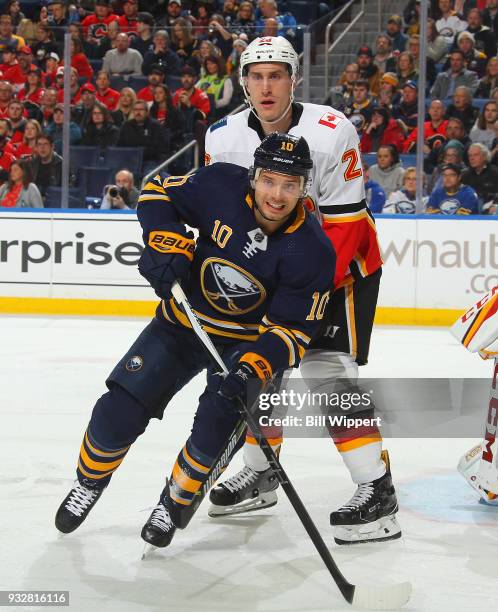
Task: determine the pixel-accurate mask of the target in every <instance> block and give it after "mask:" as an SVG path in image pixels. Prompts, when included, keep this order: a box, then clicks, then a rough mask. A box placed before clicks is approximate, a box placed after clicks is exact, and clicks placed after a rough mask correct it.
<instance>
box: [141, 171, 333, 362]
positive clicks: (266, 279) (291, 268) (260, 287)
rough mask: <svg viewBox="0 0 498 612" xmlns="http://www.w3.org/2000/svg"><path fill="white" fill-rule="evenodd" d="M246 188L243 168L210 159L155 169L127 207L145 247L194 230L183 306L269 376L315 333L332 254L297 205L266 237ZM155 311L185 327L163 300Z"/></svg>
mask: <svg viewBox="0 0 498 612" xmlns="http://www.w3.org/2000/svg"><path fill="white" fill-rule="evenodd" d="M250 194H251V190H250V186H249V181H248V174H247V169H246V168H242V167H241V166H236V165H234V164H226V163H218V164H214V165H212V166H207V167H204V168H200V169H199V170H198V171H197V172H195V173H194V174H191V175H187V176H163V175H157V176H156V177H154V178H153V179H152V180H150V181H149V182H148V183H147V184H146V185H145V186H144V189H143V190H142V193H141V195H140V198H139V204H138V208H137V213H138V219H139V221H140V223H141V225H142V228H143V237H144V242H145V244H146V245H149V246H150V245H151V241H155V243H157V241H158V239H159V240H161V235H162V234H164V235H167V234H168V232H174V231H175V227H176V228H178V223H179V222H181V223H185V224H187V225H189V226H190V227H194V228H197V229H198V230H199V237H198V239H197V244H196V248H195V253H194V256H193V261H192V273H191V276H190V280H189V283H188V286H184V287H183V288H184V290H185V292H186V294H187V295H188V298H189V301H190V303H191V305H192V307H193V309H194V310H195V312H196V314H197V315H198V317H199V319H200V320H201V322H202V324H203V327H204V329H205V330H206V331H207V332H208V333H209V334H212V335H213V336H215V337H216V338H213V339H215V340H217V341H219V342H220V341H221V342H226V341H230V342H234V341H241V340H246V341H252V342H254V345H253V347H251V350H252V351H253V352H254V354H255V355H257V356H261V357H263V358H264V359H265V360H266V361H267V362H268V363H269V365H270V366H271V370H272V371H273V372H275V371H277V370H280V369H282V368H287V367H290V366H296V365H297V364H298V363H299V361H300V359H301V357H302V355H303V354H304V351H305V349H306V348H307V346H308V344H309V342H310V341H311V338H312V337H313V335H314V334H315V333H316V332H317V331H318V328H319V327H320V322H321V319H322V318H323V315H324V311H325V307H326V304H327V301H328V298H329V292H330V290H331V288H332V284H333V279H334V272H335V253H334V250H333V247H332V245H331V244H330V241H329V240H328V238H327V237H326V235H325V234H324V232H323V231H322V229H321V227H320V225H319V223H318V222H317V221H316V219H315V218H314V217H313V216H312V215H310V214H309V213H308V212H307V211H306V210H305V209H304V207H303V206H302V205H298V207H297V208H296V211H295V213H293V215H291V218H290V219H288V220H287V221H286V223H285V224H284V225H283V226H281V227H280V228H279V229H278V230H277V231H276V232H274V233H273V234H271V235H266V234H265V233H264V232H263V231H262V230H261V229H260V228H259V226H258V225H257V223H256V220H255V217H254V212H253V200H252V198H251V195H250ZM176 231H178V229H176ZM179 238H181V237H179ZM146 248H147V246H146ZM156 250H157V249H156ZM165 252H167V251H165ZM160 310H161V311H162V315H163V316H164V317H165V319H166V320H167V321H169V322H170V323H173V324H176V325H178V324H179V325H183V326H185V327H190V324H189V322H188V320H187V318H186V317H185V315H184V314H183V312H182V311H181V310H180V309H179V308H178V306H177V305H176V303H175V301H174V300H173V298H171V299H169V300H163V301H162V302H161V304H160Z"/></svg>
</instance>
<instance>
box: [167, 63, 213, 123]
mask: <svg viewBox="0 0 498 612" xmlns="http://www.w3.org/2000/svg"><path fill="white" fill-rule="evenodd" d="M181 78H182V87H180V88H179V89H177V90H176V91H175V95H174V96H173V104H174V105H175V106H176V107H177V108H179V109H180V110H181V111H182V112H183V113H185V112H188V111H189V110H197V111H198V112H199V113H200V118H202V119H206V117H207V116H208V115H209V113H210V112H211V104H210V102H209V97H208V95H207V93H205V92H204V91H202V89H199V88H198V87H195V82H196V81H197V75H196V72H195V70H194V69H193V68H192V66H184V67H183V69H182V77H181Z"/></svg>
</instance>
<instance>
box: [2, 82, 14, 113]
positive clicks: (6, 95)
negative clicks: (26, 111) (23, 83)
mask: <svg viewBox="0 0 498 612" xmlns="http://www.w3.org/2000/svg"><path fill="white" fill-rule="evenodd" d="M13 99H14V88H13V87H12V84H11V83H9V82H8V81H0V119H4V118H5V117H7V108H8V106H9V103H10V101H11V100H13Z"/></svg>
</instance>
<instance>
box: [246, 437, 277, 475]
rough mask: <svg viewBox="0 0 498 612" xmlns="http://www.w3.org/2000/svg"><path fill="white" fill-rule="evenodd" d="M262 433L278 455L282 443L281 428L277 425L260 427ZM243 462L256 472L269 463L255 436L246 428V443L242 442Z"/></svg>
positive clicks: (262, 469)
mask: <svg viewBox="0 0 498 612" xmlns="http://www.w3.org/2000/svg"><path fill="white" fill-rule="evenodd" d="M262 431H263V433H264V434H265V436H267V438H266V439H267V440H268V442H269V444H270V446H271V447H272V449H273V450H274V451H275V454H276V455H277V456H278V455H279V453H280V446H281V444H282V439H283V438H282V429H281V428H277V427H271V428H270V427H268V428H262ZM243 456H244V464H245V465H247V466H248V467H250V468H252V469H253V470H255V471H256V472H263V471H265V470H267V469H268V468H269V467H270V464H269V463H268V461H267V460H266V457H265V455H264V453H263V451H262V450H261V449H260V448H259V445H258V443H257V441H256V438H254V436H253V435H252V433H251V431H250V430H249V429H248V430H247V434H246V443H245V444H244V451H243Z"/></svg>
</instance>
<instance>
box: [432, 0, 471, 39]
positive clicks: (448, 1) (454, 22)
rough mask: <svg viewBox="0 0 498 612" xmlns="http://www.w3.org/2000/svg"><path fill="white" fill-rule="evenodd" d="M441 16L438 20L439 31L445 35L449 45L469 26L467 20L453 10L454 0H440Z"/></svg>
mask: <svg viewBox="0 0 498 612" xmlns="http://www.w3.org/2000/svg"><path fill="white" fill-rule="evenodd" d="M438 6H439V10H440V12H441V18H440V19H438V20H437V21H436V28H437V31H438V32H439V33H440V34H441V36H444V38H445V39H446V41H447V43H448V44H449V45H451V44H452V42H453V39H454V38H455V36H456V35H457V34H458V32H462V31H463V30H465V29H466V28H467V22H466V21H464V20H463V19H460V17H459V16H458V15H457V13H456V12H455V11H454V10H453V2H452V0H439V3H438Z"/></svg>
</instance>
